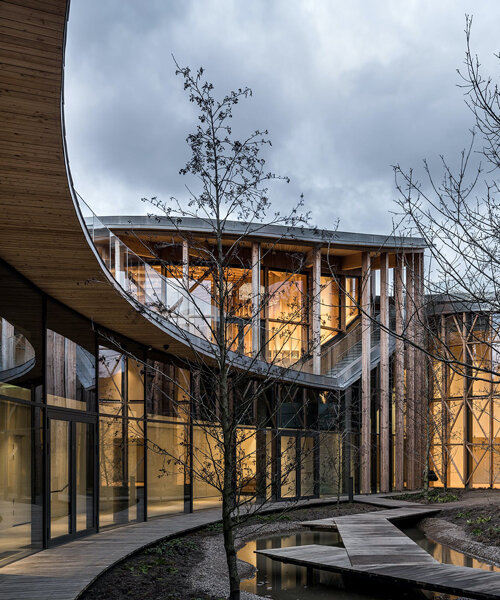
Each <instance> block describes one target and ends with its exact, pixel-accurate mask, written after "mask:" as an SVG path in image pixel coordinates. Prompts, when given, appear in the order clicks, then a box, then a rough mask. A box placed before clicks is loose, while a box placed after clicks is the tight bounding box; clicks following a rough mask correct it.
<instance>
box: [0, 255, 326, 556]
mask: <svg viewBox="0 0 500 600" xmlns="http://www.w3.org/2000/svg"><path fill="white" fill-rule="evenodd" d="M234 271H235V273H234V274H233V284H234V290H233V292H234V293H233V294H232V300H231V302H232V304H231V306H230V307H228V310H231V311H233V313H234V315H235V317H238V318H241V319H242V320H243V321H245V320H246V319H248V317H249V314H250V313H249V311H250V308H249V301H250V289H251V279H250V276H249V273H248V272H246V271H244V270H243V269H242V270H241V272H240V271H238V272H236V269H234ZM272 284H273V285H276V286H278V288H277V289H281V290H282V291H283V294H282V295H281V296H280V301H279V303H278V305H274V306H273V308H272V310H271V312H270V313H269V314H268V315H267V316H268V317H272V319H271V322H273V321H275V322H276V323H278V324H279V321H280V315H282V312H283V311H292V312H291V313H290V314H292V313H293V314H294V315H297V319H298V321H297V323H296V325H295V324H294V325H293V327H295V329H296V330H297V331H305V330H306V327H307V320H306V314H307V307H306V306H305V305H304V304H303V303H304V302H305V300H304V298H303V294H306V292H307V287H306V286H307V278H306V277H302V276H296V277H295V276H294V277H293V278H291V279H290V281H288V280H287V278H286V274H285V275H283V274H282V273H281V272H278V271H276V277H275V278H274V279H272ZM0 286H1V289H2V290H3V293H2V295H0V340H1V346H0V350H1V352H0V359H1V362H0V516H1V519H0V562H4V561H10V560H13V559H16V558H18V557H20V556H22V555H24V554H26V553H27V552H31V551H33V550H36V549H39V548H42V547H48V546H51V545H54V544H58V543H63V542H66V541H68V540H70V539H73V538H74V537H77V536H79V535H84V534H85V535H86V534H88V533H91V532H95V531H97V530H98V528H101V529H102V528H106V527H111V526H117V525H123V524H126V523H130V522H134V521H141V520H144V519H145V518H146V517H150V518H152V517H157V516H161V515H168V514H172V513H180V512H185V511H189V510H193V509H199V508H204V507H210V506H220V501H221V487H222V480H223V476H224V460H223V456H222V445H221V434H220V429H219V428H218V426H217V410H218V408H217V401H216V390H215V387H214V381H213V377H211V376H210V373H207V374H205V375H204V374H200V373H199V372H191V371H190V370H189V368H188V365H187V364H179V363H175V362H174V361H173V359H172V360H171V361H170V360H167V359H166V357H165V355H159V356H158V357H156V356H155V358H153V359H150V360H148V361H145V360H142V359H143V358H144V357H145V356H146V349H145V348H144V349H141V348H138V349H137V350H136V351H134V354H133V355H126V354H124V352H123V351H122V349H121V346H120V342H119V340H114V339H113V338H112V336H107V337H106V338H104V337H102V335H101V334H98V333H97V332H96V331H95V329H94V328H93V326H92V324H91V323H89V322H88V321H86V320H85V319H84V318H82V317H81V316H79V315H77V314H75V313H74V312H72V311H69V310H68V309H66V308H65V307H63V306H62V305H60V304H58V303H57V302H55V301H53V300H51V299H50V298H44V297H43V295H42V294H41V293H40V292H39V291H38V290H35V289H34V288H32V287H31V286H30V285H29V284H27V283H25V282H24V281H23V280H22V278H20V277H19V276H18V275H16V274H15V273H13V272H12V271H10V269H8V268H6V267H4V266H3V265H1V264H0ZM329 293H330V294H331V293H332V292H329ZM335 294H336V292H335ZM335 294H334V295H335ZM335 303H337V300H334V302H332V307H333V304H335ZM332 307H330V308H332ZM332 310H333V308H332ZM330 314H334V318H335V319H336V318H337V317H336V316H335V315H336V314H337V313H335V312H334V313H330ZM298 315H301V316H298ZM293 318H295V316H294V317H293ZM300 319H303V320H302V321H301V320H300ZM245 322H246V321H245ZM232 325H234V326H235V328H236V329H237V328H238V327H239V326H240V323H233V324H232ZM328 326H329V325H328ZM245 327H246V325H244V329H243V341H242V343H243V345H245V344H247V342H248V341H249V342H250V343H251V338H247V337H246V330H245ZM236 329H235V331H236ZM239 335H240V334H239V333H238V336H239ZM303 335H304V336H306V335H307V334H306V333H304V334H303ZM304 339H305V337H304ZM115 342H116V344H115ZM304 343H305V342H304ZM245 347H246V346H245ZM301 347H302V345H301ZM135 348H137V346H135ZM287 348H288V349H287V350H286V352H287V353H288V354H287V356H288V358H289V359H293V360H295V358H296V357H295V355H293V356H292V354H291V352H292V349H291V348H292V347H291V346H289V345H288V346H287ZM161 356H163V361H162V360H159V359H158V358H159V357H161ZM194 373H196V375H195V374H194ZM196 382H198V383H196ZM248 385H249V382H242V383H241V389H240V388H239V387H235V389H234V400H235V402H236V403H238V402H239V401H241V398H242V397H243V396H242V394H244V393H245V390H246V389H247V387H248ZM278 387H280V386H278ZM264 396H265V397H266V399H265V401H264V400H262V405H263V406H265V407H266V408H265V412H266V414H268V416H267V417H266V419H265V422H263V424H262V425H261V426H260V427H259V428H257V427H256V424H255V419H256V415H257V413H255V414H254V409H251V410H247V411H245V413H244V414H242V415H241V419H240V425H239V427H238V429H237V441H236V450H235V460H236V483H237V487H238V493H239V494H240V495H241V497H242V498H246V499H248V500H253V499H254V498H255V497H256V495H258V494H259V493H260V494H261V495H263V496H265V497H266V498H271V497H274V498H277V499H280V498H283V499H285V498H296V497H307V496H314V495H318V493H319V487H318V481H319V475H320V473H319V469H320V468H321V461H320V456H321V452H323V450H321V448H320V447H319V446H318V444H317V437H316V435H315V434H314V431H315V430H316V427H317V416H318V408H317V407H316V403H317V402H318V397H317V394H316V393H315V392H314V393H313V392H311V393H310V394H306V393H305V392H304V391H303V390H302V389H300V388H298V387H296V386H281V390H280V391H277V392H276V393H273V394H270V395H269V398H267V392H266V393H264V394H263V397H264ZM275 402H279V404H280V408H279V410H278V411H277V412H276V414H275V415H274V417H273V416H272V415H273V410H275V409H276V406H274V405H275ZM273 406H274V409H273ZM43 473H45V474H46V477H47V479H46V483H47V485H46V488H45V490H44V487H43V485H42V484H43V481H42V474H43ZM280 473H281V480H280V479H278V475H279V474H280ZM259 482H260V483H259ZM259 486H260V491H259ZM42 490H44V491H42ZM43 514H45V515H46V518H47V521H46V525H47V526H46V528H44V527H43V526H42V523H43V522H44V519H43Z"/></svg>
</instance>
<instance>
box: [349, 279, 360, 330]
mask: <svg viewBox="0 0 500 600" xmlns="http://www.w3.org/2000/svg"><path fill="white" fill-rule="evenodd" d="M359 300H360V297H359V279H358V278H357V277H346V279H345V307H346V311H345V322H346V325H349V323H351V322H352V321H354V319H355V318H356V317H357V316H358V314H359Z"/></svg>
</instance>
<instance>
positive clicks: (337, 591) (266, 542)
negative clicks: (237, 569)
mask: <svg viewBox="0 0 500 600" xmlns="http://www.w3.org/2000/svg"><path fill="white" fill-rule="evenodd" d="M307 544H321V545H323V546H342V543H341V541H340V537H339V535H338V534H337V533H335V532H324V531H321V532H301V533H296V534H293V535H286V536H280V535H275V536H270V537H266V538H260V539H258V540H252V541H250V542H248V543H247V544H246V545H245V546H243V548H241V550H240V551H239V552H238V558H240V559H241V560H244V561H246V562H248V563H250V564H252V565H254V566H255V567H257V573H256V574H255V575H254V576H253V577H252V578H250V579H246V580H244V581H242V582H241V589H242V590H244V591H247V592H251V593H253V594H258V595H259V596H264V597H266V598H273V599H274V600H297V599H298V598H300V600H333V599H334V600H380V599H381V598H384V600H393V599H394V600H396V599H401V598H424V596H422V595H421V594H417V595H416V594H415V592H413V591H410V592H407V593H405V592H402V591H401V589H397V590H394V593H393V594H391V593H388V590H387V589H383V590H382V589H380V591H379V592H374V591H373V590H370V592H367V591H366V589H363V587H362V585H363V583H359V582H357V581H356V577H352V578H351V579H350V578H346V577H344V576H343V575H341V574H339V573H329V572H327V571H319V570H317V569H315V570H311V569H309V570H308V569H306V568H305V567H296V566H294V565H287V564H284V563H280V562H278V561H275V560H271V559H270V558H266V557H265V556H261V555H258V554H255V553H254V552H255V550H264V549H266V548H285V547H289V546H305V545H307ZM353 587H354V588H355V589H356V591H353ZM346 588H349V590H348V589H346Z"/></svg>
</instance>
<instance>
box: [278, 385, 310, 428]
mask: <svg viewBox="0 0 500 600" xmlns="http://www.w3.org/2000/svg"><path fill="white" fill-rule="evenodd" d="M302 394H303V391H302V389H301V388H296V387H293V386H285V385H284V386H282V387H281V390H280V400H279V403H280V406H279V423H278V426H279V427H280V428H287V427H290V428H299V427H303V426H304V403H303V401H302V397H303V396H302Z"/></svg>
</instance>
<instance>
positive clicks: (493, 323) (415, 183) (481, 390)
mask: <svg viewBox="0 0 500 600" xmlns="http://www.w3.org/2000/svg"><path fill="white" fill-rule="evenodd" d="M471 26H472V17H469V16H466V27H465V36H466V53H465V61H464V69H463V70H459V71H458V73H459V76H460V84H459V86H460V87H461V88H462V89H463V90H464V94H465V102H466V104H467V106H468V107H469V108H470V110H471V112H472V115H473V117H474V121H475V126H474V127H473V129H472V130H471V134H470V135H471V137H470V141H469V143H468V145H467V147H466V148H465V149H464V150H462V152H461V154H460V158H459V160H458V162H457V165H456V166H455V165H453V164H452V163H450V162H449V160H448V159H446V158H445V157H443V156H441V164H442V174H441V175H438V176H436V175H435V174H434V172H433V169H432V168H431V166H430V163H429V162H428V161H427V160H425V161H424V164H423V172H424V175H425V177H424V179H423V181H420V180H419V179H418V177H416V175H415V173H414V171H413V170H412V169H410V170H408V171H405V170H403V169H402V168H401V167H400V166H399V165H396V166H395V167H394V173H395V180H396V187H397V190H398V191H399V201H398V204H399V207H400V209H401V213H402V216H403V219H404V223H405V225H406V226H407V227H408V228H409V230H410V231H411V232H412V233H417V234H418V235H419V236H420V237H422V238H423V239H424V240H425V241H426V242H427V245H428V254H429V258H430V261H429V269H428V272H427V274H426V282H425V283H426V292H427V300H426V304H427V306H426V310H425V311H421V312H420V314H419V315H418V319H419V320H420V322H421V323H422V324H423V326H424V330H425V344H423V345H421V346H420V349H421V350H422V351H425V353H426V356H427V360H428V364H429V373H430V386H429V403H428V405H427V406H428V408H429V412H428V413H427V414H426V418H427V421H428V423H429V427H428V430H429V432H430V433H429V435H430V436H432V437H434V439H437V438H439V439H440V440H441V443H442V444H443V447H444V446H445V445H447V446H450V447H451V446H453V445H456V447H458V446H459V445H463V444H464V442H466V443H468V445H469V447H468V450H469V455H468V456H469V457H470V458H468V460H470V461H471V467H470V468H469V470H471V469H472V470H473V471H474V470H476V469H478V468H480V463H481V460H482V457H481V455H483V456H484V453H483V452H482V449H481V447H482V446H484V447H485V448H486V447H487V449H486V450H485V452H486V451H489V452H491V453H498V452H500V446H499V445H495V444H494V443H493V442H494V438H495V436H496V437H498V431H497V430H498V414H495V411H494V404H496V403H497V402H498V395H499V390H498V375H499V362H500V361H499V359H498V356H499V354H498V350H499V342H500V336H499V331H498V329H499V327H498V320H499V315H500V288H499V285H500V283H499V282H500V277H499V274H500V252H499V249H500V229H499V225H498V224H499V216H500V215H499V208H500V204H499V193H500V189H499V181H498V169H499V168H500V154H499V153H500V150H499V142H500V90H499V89H498V86H497V84H495V83H494V81H493V79H492V78H491V77H489V76H487V77H485V76H484V75H483V73H482V69H481V64H480V62H479V59H478V57H477V55H475V54H474V53H473V52H472V50H471V43H470V42H471ZM496 58H497V59H499V60H500V56H499V55H496ZM405 341H407V342H408V340H405ZM413 343H415V341H413ZM451 388H453V389H451ZM454 388H456V389H454ZM459 396H460V397H461V400H460V401H458V400H454V399H453V398H456V397H459ZM435 399H437V400H440V401H441V405H440V410H437V406H438V403H436V402H434V403H433V402H432V400H435ZM460 402H462V404H460ZM455 404H456V406H455ZM487 404H488V406H489V408H486V405H487ZM433 408H434V409H436V410H432V409H433ZM462 408H463V411H464V412H465V411H466V410H467V411H470V413H471V414H472V418H473V419H475V421H474V422H473V425H472V427H473V429H475V430H478V431H480V430H481V429H484V427H483V424H482V420H481V414H483V413H484V412H485V411H486V412H487V414H488V415H489V418H491V423H492V424H491V426H490V427H489V429H488V431H483V433H482V434H476V437H477V439H476V437H474V439H472V440H471V439H470V437H469V439H468V440H467V439H465V440H464V439H458V433H457V432H458V430H459V427H458V426H457V422H458V423H460V419H463V418H464V414H463V413H461V412H460V411H461V410H462ZM468 427H469V429H470V425H469V426H468ZM450 436H452V437H453V436H455V439H454V440H453V439H452V441H451V443H450ZM482 440H486V441H482ZM427 454H428V455H429V454H430V444H428V447H427ZM452 454H453V453H452V451H451V450H449V449H448V450H447V456H443V458H442V459H440V460H442V461H443V464H442V471H443V474H444V485H445V486H446V484H447V480H448V477H449V473H448V470H449V469H451V470H453V471H454V472H459V471H460V470H461V468H460V467H459V466H458V465H457V464H455V463H454V460H455V459H454V457H453V455H452ZM457 460H458V459H457ZM496 460H498V459H492V461H493V463H495V462H496ZM434 464H436V462H435V463H434ZM427 468H428V467H427ZM463 483H464V484H466V483H468V482H466V481H463Z"/></svg>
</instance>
